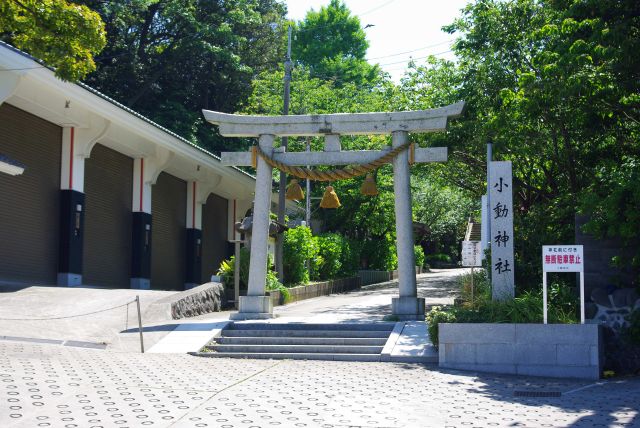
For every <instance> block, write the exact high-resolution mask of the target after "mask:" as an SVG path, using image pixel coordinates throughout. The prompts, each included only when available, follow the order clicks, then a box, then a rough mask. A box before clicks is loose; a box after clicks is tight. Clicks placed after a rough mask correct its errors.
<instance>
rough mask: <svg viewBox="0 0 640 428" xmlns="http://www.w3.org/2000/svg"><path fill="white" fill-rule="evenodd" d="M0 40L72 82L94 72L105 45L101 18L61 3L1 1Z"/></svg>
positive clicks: (59, 0)
mask: <svg viewBox="0 0 640 428" xmlns="http://www.w3.org/2000/svg"><path fill="white" fill-rule="evenodd" d="M0 37H1V38H2V40H4V41H6V42H8V43H10V44H12V45H14V46H15V47H17V48H19V49H22V50H24V51H26V52H28V53H30V54H31V55H33V56H35V57H36V58H38V59H41V60H43V61H44V62H45V63H46V64H47V65H50V66H52V67H55V69H56V70H55V73H56V76H58V77H59V78H61V79H63V80H71V81H75V80H79V79H82V78H84V77H85V76H86V75H87V74H88V73H90V72H92V71H94V70H95V68H96V64H95V62H94V58H93V57H94V55H96V54H98V53H99V52H100V51H101V50H102V48H103V47H104V45H105V30H104V23H103V22H102V20H101V19H100V15H98V14H97V13H95V12H93V11H91V10H90V9H89V8H88V7H86V6H79V5H77V4H74V3H71V2H67V1H64V0H1V1H0Z"/></svg>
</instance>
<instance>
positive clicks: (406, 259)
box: [391, 131, 425, 321]
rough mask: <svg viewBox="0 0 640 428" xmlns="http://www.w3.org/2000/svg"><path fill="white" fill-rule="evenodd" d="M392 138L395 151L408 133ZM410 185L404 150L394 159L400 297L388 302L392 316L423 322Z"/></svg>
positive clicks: (394, 134)
mask: <svg viewBox="0 0 640 428" xmlns="http://www.w3.org/2000/svg"><path fill="white" fill-rule="evenodd" d="M391 135H392V146H393V147H394V148H395V147H398V146H401V145H403V144H405V143H406V142H407V141H408V140H409V133H408V132H406V131H395V132H393V133H392V134H391ZM410 184H411V183H410V176H409V154H408V153H407V151H403V152H401V153H400V154H399V155H398V156H396V158H395V159H394V160H393V192H394V193H395V211H396V249H397V251H398V288H399V297H394V298H393V299H392V300H391V308H392V313H393V315H394V316H396V317H398V319H400V320H401V321H406V320H421V321H422V320H424V313H425V307H424V298H422V297H418V287H417V283H416V258H415V253H414V250H413V220H412V216H411V185H410Z"/></svg>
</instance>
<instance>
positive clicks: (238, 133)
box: [202, 102, 464, 320]
mask: <svg viewBox="0 0 640 428" xmlns="http://www.w3.org/2000/svg"><path fill="white" fill-rule="evenodd" d="M463 108H464V102H459V103H456V104H452V105H449V106H446V107H441V108H437V109H431V110H422V111H407V112H392V113H354V114H326V115H300V116H243V115H233V114H226V113H219V112H213V111H208V110H203V111H202V112H203V114H204V116H205V119H207V121H209V122H210V123H213V124H215V125H218V126H219V130H220V135H223V136H225V137H258V138H259V144H260V149H261V150H262V151H263V152H264V154H265V155H266V156H268V157H269V158H273V159H274V160H277V161H280V162H282V163H284V164H286V165H290V166H302V165H313V166H315V165H349V164H364V163H367V162H372V161H374V160H376V159H380V158H381V157H383V156H384V155H385V153H388V150H389V149H383V150H377V151H376V150H361V151H345V152H343V151H341V150H340V144H339V136H340V135H369V134H387V135H388V134H391V135H392V144H393V147H399V146H403V145H405V144H406V143H407V141H408V133H409V132H437V131H443V130H445V129H446V125H447V120H448V119H450V118H455V117H458V116H460V115H461V114H462V110H463ZM276 136H279V137H283V136H287V137H291V136H324V137H325V150H324V152H302V153H295V152H292V153H285V152H284V151H282V150H280V151H274V149H273V142H274V139H275V137H276ZM446 160H447V149H446V148H445V147H433V148H419V149H416V150H415V153H414V159H413V161H414V162H417V163H422V162H444V161H446ZM222 163H223V164H225V165H229V166H231V165H236V166H241V165H242V166H249V165H252V154H251V152H244V153H236V152H228V153H222ZM256 169H257V172H256V192H255V201H254V212H253V234H252V239H251V263H250V267H249V288H248V291H247V296H241V297H240V305H239V306H240V308H239V311H238V313H237V314H234V315H232V319H260V318H271V317H272V316H273V314H272V305H271V300H270V298H269V297H267V296H265V282H266V268H267V239H268V228H269V210H270V208H271V207H270V205H271V180H272V179H271V173H272V168H271V167H270V166H269V164H268V163H267V162H266V161H265V160H264V159H263V158H262V157H261V156H258V157H257V164H256ZM393 188H394V193H395V214H396V236H397V244H396V246H397V251H398V271H399V272H398V273H399V296H398V297H396V298H393V300H392V308H393V315H395V316H396V317H397V318H398V319H400V320H424V314H425V304H424V298H420V297H418V295H417V286H416V274H415V255H414V252H413V221H412V217H411V187H410V175H409V155H408V153H407V151H406V150H404V151H401V152H400V153H399V154H397V155H396V157H395V158H394V159H393Z"/></svg>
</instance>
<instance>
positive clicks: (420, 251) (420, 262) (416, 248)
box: [413, 245, 425, 267]
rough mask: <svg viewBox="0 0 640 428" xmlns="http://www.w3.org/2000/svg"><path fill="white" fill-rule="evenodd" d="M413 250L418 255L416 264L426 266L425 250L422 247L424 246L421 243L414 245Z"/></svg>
mask: <svg viewBox="0 0 640 428" xmlns="http://www.w3.org/2000/svg"><path fill="white" fill-rule="evenodd" d="M413 252H414V254H415V257H416V266H419V267H424V260H425V257H424V250H423V249H422V247H421V246H420V245H414V246H413Z"/></svg>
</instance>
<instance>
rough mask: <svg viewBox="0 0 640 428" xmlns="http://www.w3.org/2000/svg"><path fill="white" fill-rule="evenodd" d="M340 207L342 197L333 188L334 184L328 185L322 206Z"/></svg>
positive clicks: (321, 202)
mask: <svg viewBox="0 0 640 428" xmlns="http://www.w3.org/2000/svg"><path fill="white" fill-rule="evenodd" d="M338 207H340V199H338V195H336V192H335V191H334V190H333V187H332V186H327V188H326V189H325V191H324V195H322V200H321V201H320V208H338Z"/></svg>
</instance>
